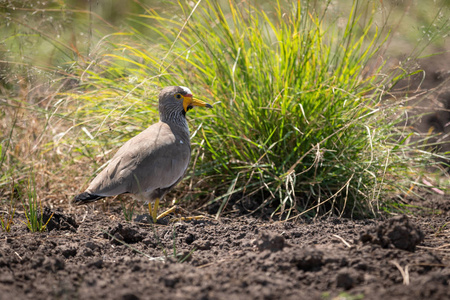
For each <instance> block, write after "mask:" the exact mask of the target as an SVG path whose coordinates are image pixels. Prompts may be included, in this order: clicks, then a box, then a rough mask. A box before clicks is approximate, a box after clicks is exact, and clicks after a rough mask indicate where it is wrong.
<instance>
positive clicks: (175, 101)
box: [159, 86, 212, 119]
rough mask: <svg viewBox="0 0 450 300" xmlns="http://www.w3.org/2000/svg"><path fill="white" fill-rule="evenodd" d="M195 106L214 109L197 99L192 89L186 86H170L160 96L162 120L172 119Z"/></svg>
mask: <svg viewBox="0 0 450 300" xmlns="http://www.w3.org/2000/svg"><path fill="white" fill-rule="evenodd" d="M194 106H203V107H208V108H212V106H211V105H210V104H208V103H205V102H203V101H201V100H198V99H195V98H194V97H193V96H192V92H191V90H190V89H188V88H187V87H184V86H168V87H165V88H164V89H163V90H162V91H161V93H160V94H159V114H160V116H161V119H171V118H174V117H177V116H178V115H183V116H185V115H186V112H187V111H188V110H190V109H192V108H193V107H194Z"/></svg>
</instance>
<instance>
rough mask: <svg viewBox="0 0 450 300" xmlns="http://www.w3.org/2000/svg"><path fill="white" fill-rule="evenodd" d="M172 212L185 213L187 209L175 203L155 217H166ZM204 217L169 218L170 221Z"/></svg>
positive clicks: (203, 217) (202, 217)
mask: <svg viewBox="0 0 450 300" xmlns="http://www.w3.org/2000/svg"><path fill="white" fill-rule="evenodd" d="M172 213H173V214H175V215H181V214H185V215H186V214H187V211H186V210H185V209H182V208H181V207H179V206H178V205H175V206H173V207H171V208H170V209H168V210H166V211H165V212H163V213H162V214H160V215H159V216H158V217H157V219H158V220H160V219H162V218H164V217H167V216H168V215H170V214H172ZM205 218H206V217H205V216H193V217H177V218H173V219H170V222H177V221H192V220H201V219H205Z"/></svg>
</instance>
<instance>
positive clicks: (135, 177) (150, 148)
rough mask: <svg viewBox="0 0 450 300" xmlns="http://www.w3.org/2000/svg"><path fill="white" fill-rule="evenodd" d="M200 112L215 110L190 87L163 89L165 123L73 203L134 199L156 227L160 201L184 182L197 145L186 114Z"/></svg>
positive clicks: (132, 144)
mask: <svg viewBox="0 0 450 300" xmlns="http://www.w3.org/2000/svg"><path fill="white" fill-rule="evenodd" d="M194 106H201V107H206V108H212V105H210V104H208V103H205V102H204V101H201V100H199V99H196V98H194V97H193V96H192V92H191V90H190V89H189V88H187V87H184V86H168V87H165V88H163V89H162V90H161V92H160V94H159V107H158V108H159V122H157V123H155V124H153V125H151V126H150V127H148V128H147V129H145V130H144V131H142V132H141V133H139V134H138V135H136V136H134V137H133V138H131V139H130V140H128V141H127V142H126V143H125V144H123V146H122V147H120V148H119V150H118V151H117V152H116V154H115V155H114V156H113V158H112V159H111V160H110V162H109V164H108V165H107V166H106V167H105V168H104V169H103V170H102V171H101V172H100V173H99V174H98V175H97V176H96V177H95V178H94V179H93V180H92V181H91V183H90V184H89V186H88V188H87V189H86V190H85V191H84V192H82V193H81V194H78V195H76V196H75V197H74V198H73V203H74V204H77V205H80V204H86V203H90V202H94V201H97V200H99V199H102V198H105V197H111V196H116V195H121V194H129V195H131V196H132V197H133V198H135V199H137V200H139V201H143V202H148V208H149V213H150V215H151V217H152V219H153V222H154V223H156V222H157V220H158V218H159V217H158V216H157V212H158V208H159V202H160V199H162V198H163V196H164V195H165V194H166V193H167V192H168V191H169V190H171V189H172V188H173V187H174V186H176V185H177V184H178V183H179V182H180V181H181V180H182V179H183V177H184V175H185V174H186V170H187V168H188V165H189V161H190V158H191V145H190V135H189V127H188V123H187V120H186V113H187V112H188V111H189V110H190V109H192V108H193V107H194ZM152 202H154V206H153V208H152V205H151V203H152Z"/></svg>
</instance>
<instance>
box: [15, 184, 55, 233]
mask: <svg viewBox="0 0 450 300" xmlns="http://www.w3.org/2000/svg"><path fill="white" fill-rule="evenodd" d="M27 196H28V197H27V199H28V200H25V199H22V206H23V210H24V212H25V218H26V222H23V223H24V224H25V225H26V226H27V228H28V230H30V232H43V231H45V230H46V229H47V224H48V222H50V220H51V219H52V217H53V214H52V215H51V216H50V217H49V218H48V219H47V220H44V209H43V207H42V201H40V200H38V196H37V193H36V183H35V181H34V176H31V179H30V181H29V183H28V190H27Z"/></svg>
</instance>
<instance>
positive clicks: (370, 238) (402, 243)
mask: <svg viewBox="0 0 450 300" xmlns="http://www.w3.org/2000/svg"><path fill="white" fill-rule="evenodd" d="M423 239H424V234H423V232H422V231H421V230H420V228H419V227H418V226H416V225H414V223H413V222H412V221H411V220H410V219H409V218H408V217H407V216H406V215H402V216H397V217H394V218H391V219H389V220H387V221H385V222H384V223H382V224H380V225H379V226H377V227H376V228H370V229H368V230H366V231H365V232H364V233H363V234H361V237H360V240H361V241H362V242H363V243H372V244H378V245H380V246H381V247H383V248H394V247H395V248H398V249H402V250H407V251H414V250H415V249H416V246H417V245H418V244H420V243H421V242H422V241H423Z"/></svg>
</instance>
